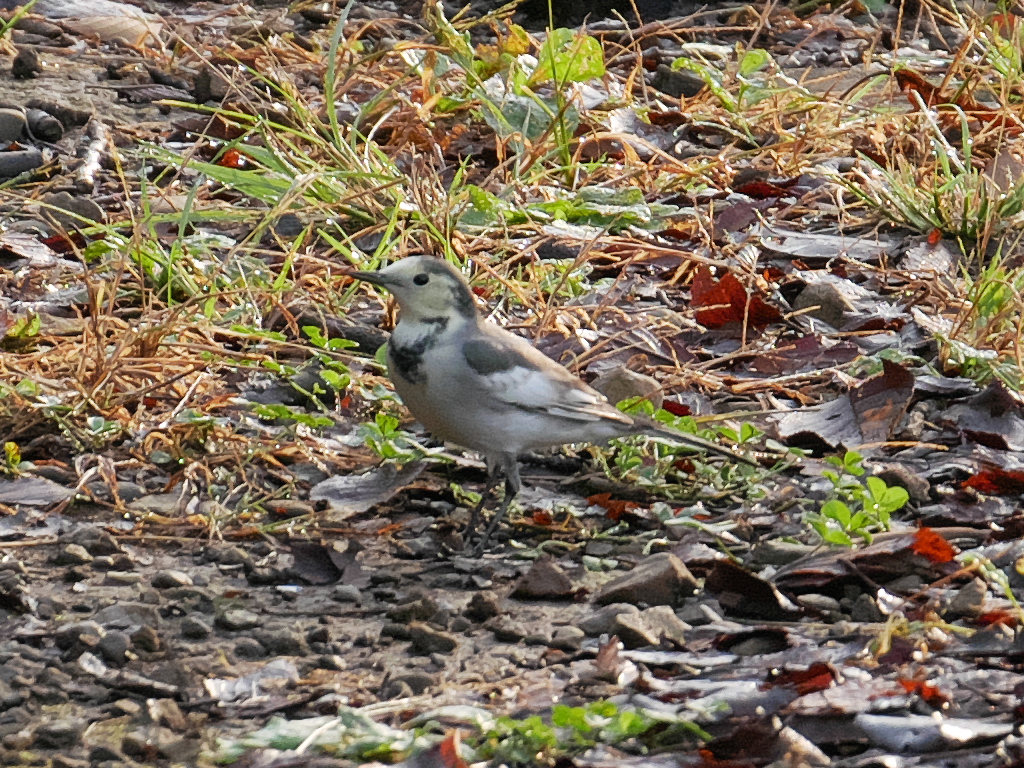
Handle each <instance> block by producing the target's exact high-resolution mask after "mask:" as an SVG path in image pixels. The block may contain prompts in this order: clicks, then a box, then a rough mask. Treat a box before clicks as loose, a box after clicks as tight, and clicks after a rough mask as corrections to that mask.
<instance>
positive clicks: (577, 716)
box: [551, 704, 592, 733]
mask: <svg viewBox="0 0 1024 768" xmlns="http://www.w3.org/2000/svg"><path fill="white" fill-rule="evenodd" d="M551 724H552V725H554V726H555V727H557V728H572V729H573V730H574V731H579V732H580V733H589V732H590V731H591V730H592V728H591V725H590V723H588V722H587V712H586V710H585V709H583V707H567V706H565V705H564V704H556V705H555V707H554V708H553V709H552V710H551Z"/></svg>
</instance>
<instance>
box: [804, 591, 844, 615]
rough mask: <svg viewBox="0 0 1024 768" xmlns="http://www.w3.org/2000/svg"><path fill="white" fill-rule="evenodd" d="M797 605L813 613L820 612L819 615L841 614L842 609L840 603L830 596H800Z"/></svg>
mask: <svg viewBox="0 0 1024 768" xmlns="http://www.w3.org/2000/svg"><path fill="white" fill-rule="evenodd" d="M796 601H797V603H799V604H800V605H802V606H803V607H804V608H810V609H811V610H812V611H818V612H819V613H826V614H827V613H839V612H840V611H841V610H842V608H841V607H840V605H839V601H838V600H836V599H835V598H833V597H829V596H828V595H817V594H813V593H812V594H808V595H799V596H797V598H796Z"/></svg>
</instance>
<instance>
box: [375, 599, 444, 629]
mask: <svg viewBox="0 0 1024 768" xmlns="http://www.w3.org/2000/svg"><path fill="white" fill-rule="evenodd" d="M437 611H438V604H437V601H436V600H434V599H433V598H432V597H430V596H429V595H420V596H418V597H417V598H416V599H413V600H410V601H408V602H405V603H399V604H398V605H396V606H394V607H392V608H389V609H388V611H387V613H386V614H385V615H386V616H387V617H388V618H389V619H391V621H396V622H398V623H400V624H408V623H409V622H411V621H427V620H428V619H430V618H431V617H433V615H434V614H435V613H437Z"/></svg>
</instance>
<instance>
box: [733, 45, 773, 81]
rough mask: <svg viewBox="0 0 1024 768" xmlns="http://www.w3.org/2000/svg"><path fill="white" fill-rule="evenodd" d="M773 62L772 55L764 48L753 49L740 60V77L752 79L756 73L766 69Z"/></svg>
mask: <svg viewBox="0 0 1024 768" xmlns="http://www.w3.org/2000/svg"><path fill="white" fill-rule="evenodd" d="M771 61H772V57H771V54H770V53H768V51H766V50H764V49H763V48H753V49H751V50H749V51H747V52H746V53H744V54H743V58H742V59H740V66H739V74H740V77H750V76H751V75H752V74H754V73H755V72H757V71H759V70H761V69H764V68H765V67H766V66H768V65H769V64H770V63H771Z"/></svg>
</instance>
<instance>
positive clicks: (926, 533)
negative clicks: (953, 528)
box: [910, 528, 956, 563]
mask: <svg viewBox="0 0 1024 768" xmlns="http://www.w3.org/2000/svg"><path fill="white" fill-rule="evenodd" d="M910 548H911V549H912V550H913V551H914V552H916V553H917V554H919V555H921V556H922V557H926V558H928V559H929V560H931V561H932V562H933V563H948V562H950V561H951V560H952V559H953V558H954V557H956V550H955V549H953V545H952V544H950V543H949V542H948V541H946V540H945V539H944V538H942V537H941V536H939V534H937V533H936V532H935V530H934V529H932V528H920V529H918V531H917V533H915V534H914V543H913V544H911V545H910Z"/></svg>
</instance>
